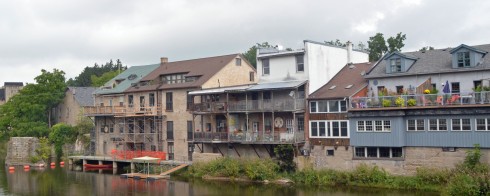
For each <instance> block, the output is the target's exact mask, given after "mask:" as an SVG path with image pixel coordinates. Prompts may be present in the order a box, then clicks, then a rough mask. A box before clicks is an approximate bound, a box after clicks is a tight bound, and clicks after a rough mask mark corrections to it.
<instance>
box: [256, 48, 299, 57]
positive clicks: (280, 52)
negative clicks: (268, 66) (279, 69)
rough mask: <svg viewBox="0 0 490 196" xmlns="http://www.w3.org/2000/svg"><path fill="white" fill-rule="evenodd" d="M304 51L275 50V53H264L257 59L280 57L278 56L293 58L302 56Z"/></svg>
mask: <svg viewBox="0 0 490 196" xmlns="http://www.w3.org/2000/svg"><path fill="white" fill-rule="evenodd" d="M304 53H305V50H304V49H299V50H291V51H289V50H277V51H266V52H265V53H260V54H258V55H257V58H258V59H262V58H269V57H280V56H294V55H298V54H304Z"/></svg>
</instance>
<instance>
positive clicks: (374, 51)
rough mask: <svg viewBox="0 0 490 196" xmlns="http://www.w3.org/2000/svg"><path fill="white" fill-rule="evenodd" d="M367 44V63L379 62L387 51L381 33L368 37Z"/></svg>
mask: <svg viewBox="0 0 490 196" xmlns="http://www.w3.org/2000/svg"><path fill="white" fill-rule="evenodd" d="M367 43H368V51H369V61H377V60H379V59H380V58H381V57H382V56H383V54H384V53H386V51H388V47H386V42H385V38H384V36H383V34H382V33H376V35H374V36H373V37H369V41H367Z"/></svg>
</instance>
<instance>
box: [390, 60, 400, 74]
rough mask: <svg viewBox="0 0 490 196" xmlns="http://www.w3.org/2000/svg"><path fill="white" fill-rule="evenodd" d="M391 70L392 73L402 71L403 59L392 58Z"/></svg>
mask: <svg viewBox="0 0 490 196" xmlns="http://www.w3.org/2000/svg"><path fill="white" fill-rule="evenodd" d="M390 70H391V73H396V72H401V71H402V61H401V59H400V58H395V59H390Z"/></svg>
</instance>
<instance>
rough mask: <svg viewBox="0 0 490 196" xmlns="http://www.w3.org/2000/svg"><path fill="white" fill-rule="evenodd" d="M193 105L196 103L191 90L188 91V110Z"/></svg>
mask: <svg viewBox="0 0 490 196" xmlns="http://www.w3.org/2000/svg"><path fill="white" fill-rule="evenodd" d="M192 105H194V97H192V95H189V91H187V110H190V109H191V108H192Z"/></svg>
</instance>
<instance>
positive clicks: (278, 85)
mask: <svg viewBox="0 0 490 196" xmlns="http://www.w3.org/2000/svg"><path fill="white" fill-rule="evenodd" d="M305 83H306V80H295V81H284V82H269V83H261V84H257V85H255V86H252V87H250V88H248V89H247V90H248V91H258V90H274V89H287V88H298V87H299V86H301V85H303V84H305Z"/></svg>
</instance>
